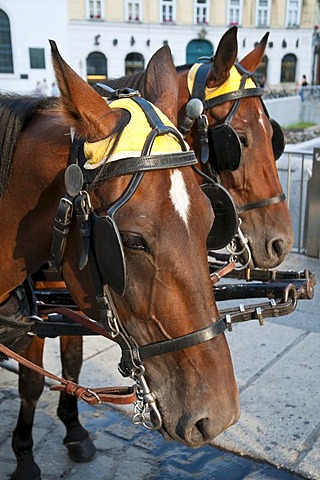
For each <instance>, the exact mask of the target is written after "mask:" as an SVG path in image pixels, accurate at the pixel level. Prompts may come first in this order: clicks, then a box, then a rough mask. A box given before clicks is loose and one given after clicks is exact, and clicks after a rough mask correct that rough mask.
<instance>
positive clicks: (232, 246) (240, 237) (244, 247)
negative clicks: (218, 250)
mask: <svg viewBox="0 0 320 480" xmlns="http://www.w3.org/2000/svg"><path fill="white" fill-rule="evenodd" d="M241 222H242V221H241V218H239V226H238V232H237V233H236V234H235V236H234V238H233V239H232V240H231V242H230V243H229V245H227V246H226V249H227V251H228V252H229V253H230V257H229V262H230V263H231V262H234V263H238V257H239V256H240V255H242V254H243V253H244V252H245V251H246V252H247V255H248V259H247V261H246V263H245V264H241V265H240V266H236V267H235V270H244V269H246V268H247V267H248V266H249V264H250V262H251V258H252V257H251V250H250V247H249V242H248V239H247V238H246V237H245V236H244V234H243V233H242V230H241V228H240V225H241ZM239 245H240V249H239V250H237V248H238V246H239Z"/></svg>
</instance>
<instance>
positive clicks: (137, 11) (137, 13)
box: [126, 0, 142, 22]
mask: <svg viewBox="0 0 320 480" xmlns="http://www.w3.org/2000/svg"><path fill="white" fill-rule="evenodd" d="M126 20H127V22H142V2H141V0H136V1H135V2H129V1H128V0H126Z"/></svg>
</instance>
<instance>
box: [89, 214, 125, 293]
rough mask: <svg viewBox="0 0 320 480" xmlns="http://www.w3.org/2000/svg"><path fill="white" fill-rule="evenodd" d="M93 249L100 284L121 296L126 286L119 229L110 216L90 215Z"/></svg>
mask: <svg viewBox="0 0 320 480" xmlns="http://www.w3.org/2000/svg"><path fill="white" fill-rule="evenodd" d="M91 222H92V223H91V225H92V232H93V248H94V254H95V260H96V264H97V267H98V269H99V273H100V276H101V280H102V283H103V284H104V285H109V286H110V287H111V288H112V289H113V290H114V291H115V292H116V293H117V294H118V295H120V296H122V295H123V294H124V291H125V286H126V264H125V259H124V251H123V245H122V241H121V236H120V232H119V229H118V227H117V224H116V222H115V220H114V219H113V218H112V216H110V215H108V214H107V215H106V216H98V215H97V214H96V213H94V212H92V213H91Z"/></svg>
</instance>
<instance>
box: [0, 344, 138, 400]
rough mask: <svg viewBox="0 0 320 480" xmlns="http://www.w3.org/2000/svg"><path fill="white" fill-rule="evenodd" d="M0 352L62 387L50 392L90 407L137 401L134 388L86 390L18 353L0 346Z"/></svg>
mask: <svg viewBox="0 0 320 480" xmlns="http://www.w3.org/2000/svg"><path fill="white" fill-rule="evenodd" d="M0 352H2V353H3V354H4V355H7V356H8V357H10V358H12V359H13V360H16V361H17V362H19V363H21V365H24V366H25V367H28V368H30V369H31V370H33V371H34V372H36V373H39V374H40V375H43V376H44V377H48V378H51V380H54V381H56V382H59V383H60V385H53V386H52V387H51V388H50V390H54V391H66V392H67V393H69V394H71V395H74V396H75V397H77V398H80V399H81V400H84V401H85V402H87V403H89V404H90V405H97V404H99V403H105V402H107V403H116V404H122V405H126V404H130V403H134V402H135V401H136V400H137V396H136V390H135V388H134V387H105V388H103V387H102V388H86V387H82V386H81V385H78V384H77V383H74V382H71V381H69V380H66V379H65V378H63V377H58V376H57V375H55V374H54V373H51V372H49V371H48V370H45V369H44V368H42V367H40V366H39V365H35V364H34V363H32V362H30V361H29V360H27V359H26V358H24V357H22V356H21V355H19V354H18V353H16V352H13V351H12V350H10V349H9V348H7V347H5V346H4V345H2V344H0Z"/></svg>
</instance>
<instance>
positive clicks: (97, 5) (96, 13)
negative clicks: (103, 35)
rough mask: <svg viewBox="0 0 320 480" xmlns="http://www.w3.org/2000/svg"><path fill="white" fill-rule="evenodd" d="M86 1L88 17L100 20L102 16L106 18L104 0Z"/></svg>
mask: <svg viewBox="0 0 320 480" xmlns="http://www.w3.org/2000/svg"><path fill="white" fill-rule="evenodd" d="M86 3H87V18H90V19H91V20H100V19H101V18H104V11H103V5H104V2H103V1H102V0H86Z"/></svg>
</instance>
